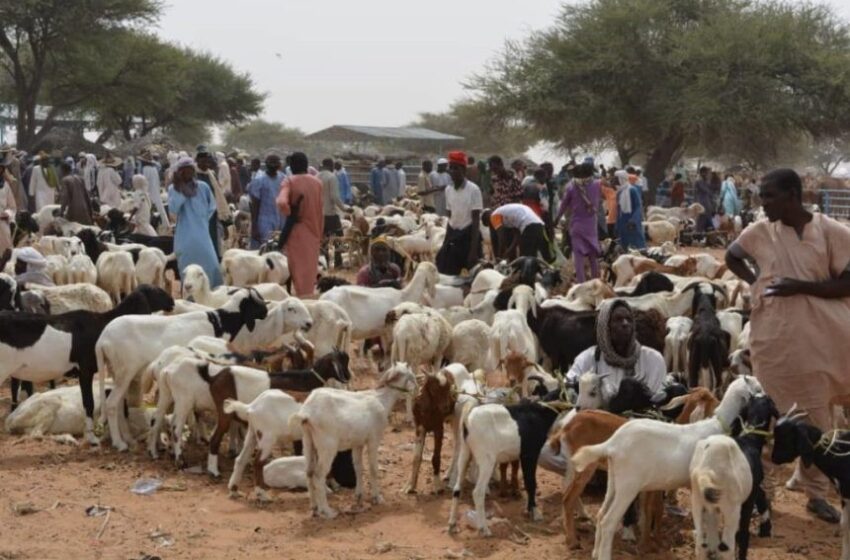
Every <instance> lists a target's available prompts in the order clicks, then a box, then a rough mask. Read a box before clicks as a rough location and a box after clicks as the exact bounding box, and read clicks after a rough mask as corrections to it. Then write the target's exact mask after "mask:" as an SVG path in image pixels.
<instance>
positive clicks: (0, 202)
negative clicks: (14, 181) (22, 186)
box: [0, 177, 18, 254]
mask: <svg viewBox="0 0 850 560" xmlns="http://www.w3.org/2000/svg"><path fill="white" fill-rule="evenodd" d="M17 209H18V207H17V205H16V204H15V193H14V192H13V191H12V187H11V185H10V184H9V183H8V182H7V181H4V180H3V178H2V177H0V254H3V252H4V251H6V249H11V248H12V229H11V227H10V224H11V223H12V221H13V220H14V219H15V212H16V211H17Z"/></svg>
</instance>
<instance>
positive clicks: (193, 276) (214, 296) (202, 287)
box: [181, 264, 289, 307]
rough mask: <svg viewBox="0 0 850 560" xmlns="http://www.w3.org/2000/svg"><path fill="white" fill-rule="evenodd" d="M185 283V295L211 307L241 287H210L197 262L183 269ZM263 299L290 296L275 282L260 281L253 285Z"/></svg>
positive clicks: (277, 299) (226, 298)
mask: <svg viewBox="0 0 850 560" xmlns="http://www.w3.org/2000/svg"><path fill="white" fill-rule="evenodd" d="M181 279H182V283H183V286H182V287H183V296H184V297H186V298H187V299H188V298H192V300H194V301H195V302H196V303H200V304H201V305H206V306H209V307H219V306H221V305H224V303H225V302H227V300H228V299H229V298H230V297H231V296H232V295H233V293H234V292H235V290H238V289H241V288H239V287H233V286H219V287H218V288H215V289H214V290H213V289H211V288H210V280H209V278H208V277H207V273H206V272H205V271H204V269H203V268H201V267H200V266H198V265H196V264H190V265H189V266H187V267H186V268H185V269H184V270H183V274H182V276H181ZM251 287H252V288H254V289H255V290H257V293H259V294H260V295H261V296H262V297H263V299H265V300H267V301H282V300H284V299H286V298H288V297H289V294H288V293H286V290H285V289H284V288H283V287H282V286H281V285H280V284H275V283H268V282H264V283H260V284H256V285H253V286H251Z"/></svg>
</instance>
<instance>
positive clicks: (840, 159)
mask: <svg viewBox="0 0 850 560" xmlns="http://www.w3.org/2000/svg"><path fill="white" fill-rule="evenodd" d="M804 153H805V152H804ZM809 154H810V157H811V160H810V161H811V162H812V163H814V164H815V165H817V167H818V169H819V170H820V171H821V172H823V173H824V174H825V175H829V176H831V175H832V174H833V173H835V171H836V170H837V169H838V167H839V166H840V165H841V164H842V163H844V162H845V161H850V134H843V135H841V136H832V137H824V138H821V139H820V140H812V141H811V143H810V144H809Z"/></svg>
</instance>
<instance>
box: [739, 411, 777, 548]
mask: <svg viewBox="0 0 850 560" xmlns="http://www.w3.org/2000/svg"><path fill="white" fill-rule="evenodd" d="M744 418H745V420H746V423H747V425H746V427H745V428H744V431H743V432H741V434H740V435H738V436H737V437H736V438H735V443H737V444H738V447H739V448H740V449H741V451H742V452H743V453H744V457H746V458H747V462H748V463H749V464H750V473H751V474H752V477H753V489H752V490H751V491H750V495H749V497H747V499H746V500H745V501H744V503H743V504H742V505H741V520H740V523H739V525H738V532H737V534H736V535H735V541H736V542H737V544H738V560H747V551H748V550H749V548H750V519H751V518H752V516H753V506H755V507H756V508H757V509H758V512H759V515H760V517H761V520H760V522H759V536H760V537H769V536H770V531H771V528H772V527H771V521H770V502H769V501H768V499H767V495H766V494H765V493H764V489H763V488H762V486H761V484H762V482H763V481H764V466H763V465H762V462H761V453H762V448H764V444H765V442H766V440H767V437H768V435H769V432H768V430H769V429H770V422H771V420H773V419H775V418H779V412H778V411H777V410H776V405H775V404H773V400H772V399H771V398H770V397H768V396H767V395H762V396H758V397H754V398H753V399H752V400H750V403H749V404H748V405H747V408H746V410H745V412H744Z"/></svg>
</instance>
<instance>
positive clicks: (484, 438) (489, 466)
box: [449, 401, 558, 537]
mask: <svg viewBox="0 0 850 560" xmlns="http://www.w3.org/2000/svg"><path fill="white" fill-rule="evenodd" d="M557 416H558V412H557V411H556V410H555V409H554V408H553V407H552V406H551V405H548V404H545V403H538V402H530V401H523V402H521V403H519V404H516V405H508V406H503V405H499V404H484V405H481V406H476V407H472V406H471V405H470V404H467V405H466V412H465V414H464V418H463V420H462V422H461V424H462V425H463V428H464V429H465V437H463V438H462V439H460V457H459V459H458V476H457V478H456V480H455V485H454V489H453V492H452V505H451V510H450V513H449V533H455V532H456V531H457V506H458V501H459V500H460V492H461V483H462V481H463V478H464V476H465V474H466V469H467V466H468V464H469V460H470V458H473V459H475V463H476V464H477V465H478V480H477V482H476V484H475V489H474V490H473V493H472V496H473V501H474V502H475V510H476V513H477V517H478V530H479V532H480V533H481V534H482V535H484V536H488V537H489V536H491V535H492V533H491V531H490V529H489V527H488V526H487V516H486V514H485V512H484V497H485V494H486V492H487V486H488V483H489V481H490V478H491V477H492V475H493V469H494V468H495V466H496V464H502V463H506V462H513V461H517V460H519V461H520V463H521V466H522V476H523V480H524V482H525V490H526V493H527V494H528V500H527V511H528V514H529V515H530V516H531V517H532V519H534V520H535V521H541V520H542V519H543V515H542V513H541V512H540V510H539V509H538V508H537V502H536V496H535V494H536V492H537V477H536V470H537V459H538V457H539V455H540V450H541V449H542V448H543V444H544V443H545V442H546V434H547V433H548V432H549V428H551V427H552V424H553V423H554V422H555V418H556V417H557Z"/></svg>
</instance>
